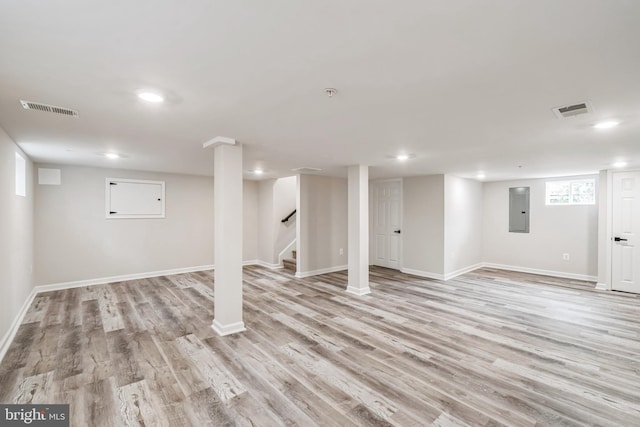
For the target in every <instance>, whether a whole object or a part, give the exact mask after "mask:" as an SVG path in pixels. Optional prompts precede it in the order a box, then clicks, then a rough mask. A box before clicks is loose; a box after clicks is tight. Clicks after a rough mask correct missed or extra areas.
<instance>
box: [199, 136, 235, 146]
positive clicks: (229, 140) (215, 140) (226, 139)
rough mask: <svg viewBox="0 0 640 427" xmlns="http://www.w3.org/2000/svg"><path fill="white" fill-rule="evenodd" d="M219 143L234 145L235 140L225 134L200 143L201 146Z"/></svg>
mask: <svg viewBox="0 0 640 427" xmlns="http://www.w3.org/2000/svg"><path fill="white" fill-rule="evenodd" d="M219 145H236V140H235V139H233V138H229V137H226V136H216V137H215V138H213V139H210V140H209V141H207V142H204V143H203V144H202V148H208V147H214V148H215V147H217V146H219Z"/></svg>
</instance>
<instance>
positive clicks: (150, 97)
mask: <svg viewBox="0 0 640 427" xmlns="http://www.w3.org/2000/svg"><path fill="white" fill-rule="evenodd" d="M138 98H140V99H142V100H143V101H147V102H153V103H156V104H157V103H159V102H162V101H164V96H162V95H160V94H157V93H154V92H140V93H138Z"/></svg>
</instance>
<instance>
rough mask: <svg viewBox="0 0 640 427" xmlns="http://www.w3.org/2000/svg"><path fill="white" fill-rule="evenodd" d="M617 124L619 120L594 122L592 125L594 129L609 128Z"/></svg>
mask: <svg viewBox="0 0 640 427" xmlns="http://www.w3.org/2000/svg"><path fill="white" fill-rule="evenodd" d="M619 124H620V122H616V121H608V122H600V123H596V124H595V125H593V127H594V128H596V129H609V128H612V127H615V126H618V125H619Z"/></svg>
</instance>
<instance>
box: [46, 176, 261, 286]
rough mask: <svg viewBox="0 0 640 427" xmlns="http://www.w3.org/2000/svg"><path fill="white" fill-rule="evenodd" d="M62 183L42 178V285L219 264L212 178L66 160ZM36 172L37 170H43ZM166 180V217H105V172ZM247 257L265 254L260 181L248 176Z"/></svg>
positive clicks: (136, 177)
mask: <svg viewBox="0 0 640 427" xmlns="http://www.w3.org/2000/svg"><path fill="white" fill-rule="evenodd" d="M37 166H39V167H48V168H56V169H60V170H61V174H62V185H60V186H45V185H37V184H36V185H35V187H36V188H35V194H36V196H35V234H36V247H35V282H36V284H38V285H42V284H54V283H65V282H73V281H79V280H90V279H101V278H108V277H114V276H121V275H131V274H143V273H151V272H156V271H164V270H170V269H179V268H193V267H200V266H208V265H211V264H213V261H214V249H213V237H214V236H213V178H211V177H203V176H191V175H178V174H165V173H153V172H139V171H127V170H118V169H100V168H87V167H74V166H64V165H37ZM36 173H37V170H36ZM107 177H111V178H133V179H150V180H159V181H165V182H166V196H165V197H166V218H164V219H109V220H107V219H105V217H104V204H105V194H104V192H105V189H104V187H105V178H107ZM244 187H245V191H244V203H245V207H244V209H243V212H244V219H243V224H244V233H243V234H244V238H243V246H244V259H245V260H253V259H256V258H257V255H258V243H257V236H256V230H257V227H258V220H257V218H258V208H257V203H258V187H257V184H256V183H253V182H250V181H245V183H244Z"/></svg>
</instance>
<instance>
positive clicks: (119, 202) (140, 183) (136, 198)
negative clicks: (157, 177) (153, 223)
mask: <svg viewBox="0 0 640 427" xmlns="http://www.w3.org/2000/svg"><path fill="white" fill-rule="evenodd" d="M105 194H106V211H105V216H106V218H112V219H116V218H164V205H165V203H164V181H147V180H140V179H123V178H107V179H106V188H105Z"/></svg>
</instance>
